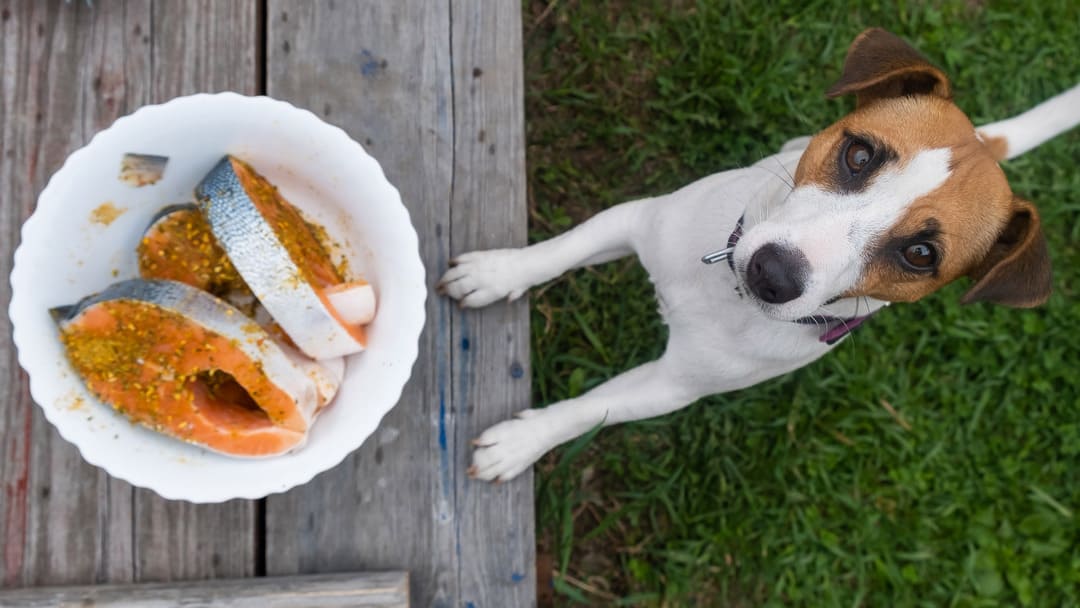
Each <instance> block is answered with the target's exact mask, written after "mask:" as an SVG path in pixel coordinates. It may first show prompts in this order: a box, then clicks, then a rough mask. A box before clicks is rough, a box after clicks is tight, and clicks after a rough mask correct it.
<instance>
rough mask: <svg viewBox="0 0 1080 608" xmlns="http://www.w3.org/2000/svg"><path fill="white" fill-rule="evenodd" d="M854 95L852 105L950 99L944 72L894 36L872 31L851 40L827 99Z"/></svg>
mask: <svg viewBox="0 0 1080 608" xmlns="http://www.w3.org/2000/svg"><path fill="white" fill-rule="evenodd" d="M850 93H854V94H855V96H856V106H863V105H865V104H868V103H870V102H872V101H874V100H877V99H882V98H886V97H901V96H904V95H937V96H938V97H942V98H945V99H952V88H951V87H950V86H949V79H948V78H947V77H946V76H945V73H944V72H942V71H941V70H939V69H938V68H936V67H935V66H934V65H932V64H931V63H930V62H929V61H927V60H926V58H925V57H923V56H922V55H920V54H919V52H918V51H916V50H915V49H913V48H911V46H909V45H908V43H906V42H904V41H903V40H901V39H900V38H898V37H897V36H894V35H893V34H890V33H889V32H886V31H885V30H883V29H881V28H872V29H868V30H866V31H864V32H863V33H861V34H859V35H858V36H856V37H855V41H854V42H852V43H851V46H850V47H848V54H847V59H845V60H844V73H843V74H841V75H840V80H838V81H837V82H836V84H834V85H833V86H832V88H831V89H829V90H828V91H827V92H826V93H825V95H826V96H827V97H838V96H840V95H848V94H850Z"/></svg>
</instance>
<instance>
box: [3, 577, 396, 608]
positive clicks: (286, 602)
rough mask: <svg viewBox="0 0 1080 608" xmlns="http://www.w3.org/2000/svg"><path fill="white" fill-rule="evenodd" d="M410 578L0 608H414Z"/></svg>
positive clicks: (248, 585) (219, 587)
mask: <svg viewBox="0 0 1080 608" xmlns="http://www.w3.org/2000/svg"><path fill="white" fill-rule="evenodd" d="M408 578H409V577H408V574H407V573H405V572H375V573H363V574H320V575H315V576H294V577H282V578H263V579H233V580H218V581H204V582H189V583H143V584H136V585H97V586H92V587H39V588H37V589H25V590H18V591H7V592H4V591H0V606H22V607H24V608H38V607H40V608H46V607H51V606H64V605H70V606H100V607H101V608H170V607H172V606H177V605H181V604H182V605H184V606H187V607H191V608H195V607H198V606H207V607H209V606H213V607H214V608H307V607H309V606H321V607H323V608H338V607H340V608H354V607H355V608H408V606H409V593H408V592H409V582H408Z"/></svg>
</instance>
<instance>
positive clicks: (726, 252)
mask: <svg viewBox="0 0 1080 608" xmlns="http://www.w3.org/2000/svg"><path fill="white" fill-rule="evenodd" d="M745 217H746V214H743V215H741V216H739V220H738V221H737V222H735V229H734V230H732V231H731V236H729V237H728V240H727V247H725V248H724V249H719V250H717V251H713V252H712V253H707V254H705V255H704V256H702V257H701V261H702V262H703V263H705V264H715V263H717V262H720V261H723V260H727V263H728V267H729V268H731V272H735V260H733V259H732V254H733V253H734V252H735V244H736V243H738V242H739V239H740V238H742V233H743V218H745ZM874 312H877V311H874ZM873 314H874V313H873V312H872V313H869V314H865V315H859V316H854V317H848V318H843V317H834V316H832V315H813V316H809V317H802V318H799V319H795V320H794V321H792V323H798V324H799V325H824V326H825V331H824V332H823V333H822V334H821V335H820V336H818V340H819V341H821V342H824V343H825V344H828V345H830V346H831V345H833V344H836V343H837V342H839V341H840V338H843V337H844V336H846V335H848V334H849V333H851V332H852V331H855V328H856V327H858V326H860V325H862V324H863V321H866V320H867V319H869V318H870V317H871V316H872V315H873Z"/></svg>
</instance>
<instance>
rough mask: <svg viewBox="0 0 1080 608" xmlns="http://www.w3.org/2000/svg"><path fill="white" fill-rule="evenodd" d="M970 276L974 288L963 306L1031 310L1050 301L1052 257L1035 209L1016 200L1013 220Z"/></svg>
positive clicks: (1021, 200) (966, 297)
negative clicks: (985, 304)
mask: <svg viewBox="0 0 1080 608" xmlns="http://www.w3.org/2000/svg"><path fill="white" fill-rule="evenodd" d="M968 276H970V277H971V278H972V279H975V284H974V285H973V286H972V287H971V289H969V290H968V292H967V293H966V294H964V297H963V298H962V299H961V300H960V301H961V302H962V303H963V304H970V303H972V302H993V303H995V304H1004V305H1006V306H1015V307H1018V308H1030V307H1032V306H1038V305H1040V304H1042V303H1043V302H1045V301H1046V299H1047V298H1049V297H1050V283H1051V272H1050V255H1049V253H1047V249H1046V236H1045V235H1044V234H1043V231H1042V226H1041V223H1040V222H1039V212H1038V211H1036V210H1035V206H1034V205H1032V204H1031V203H1029V202H1027V201H1025V200H1023V199H1020V198H1014V199H1013V214H1012V219H1010V220H1009V223H1008V224H1006V226H1005V229H1004V230H1002V231H1001V234H999V235H998V238H997V241H996V242H995V243H994V246H993V247H991V248H990V252H989V253H987V254H986V257H985V258H983V260H982V262H980V263H978V264H976V265H975V267H974V268H973V269H972V270H971V272H969V273H968Z"/></svg>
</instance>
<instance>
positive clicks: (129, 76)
mask: <svg viewBox="0 0 1080 608" xmlns="http://www.w3.org/2000/svg"><path fill="white" fill-rule="evenodd" d="M256 21H257V19H256V12H255V6H254V4H252V3H245V4H243V5H240V4H234V3H212V2H203V3H201V4H195V3H169V2H158V3H157V4H153V5H152V3H151V2H150V0H131V1H128V2H123V3H121V2H105V3H93V4H91V3H85V2H71V3H62V2H48V3H45V2H35V1H34V0H3V1H0V28H2V30H0V31H2V41H3V42H2V43H0V65H2V67H3V71H2V77H3V87H2V89H0V91H2V93H0V138H2V139H0V150H2V154H3V158H4V162H3V163H0V199H2V200H4V201H5V204H4V205H2V206H0V253H2V255H0V275H2V276H4V277H6V276H7V275H8V274H9V272H10V260H11V253H12V251H13V249H14V247H15V245H16V243H17V241H18V236H17V235H18V228H19V226H20V225H21V223H22V221H23V220H24V219H25V218H26V217H27V216H28V215H29V213H30V211H31V210H32V209H33V205H34V201H35V199H36V196H37V193H38V192H40V190H41V188H42V187H43V186H44V184H45V181H46V179H47V178H48V176H49V175H50V174H51V173H52V172H53V171H55V170H56V169H57V168H58V167H59V166H60V164H61V163H62V162H63V160H64V159H65V157H66V156H67V154H68V153H70V152H71V151H72V150H74V149H76V148H78V147H80V146H82V145H83V144H84V143H85V142H86V141H88V140H89V138H90V137H91V136H92V135H93V134H94V133H95V132H97V131H99V130H101V129H103V128H105V127H107V126H108V125H109V124H111V123H112V121H113V120H114V119H115V118H117V117H119V116H121V115H123V114H127V113H129V112H131V111H133V110H135V109H136V108H137V107H139V106H141V105H144V104H146V103H151V102H154V101H164V100H165V99H168V98H170V97H173V96H175V95H178V94H183V93H189V92H194V91H196V90H206V89H225V88H231V89H237V90H240V91H243V92H255V86H256V69H255V63H254V62H255V57H256V55H257V52H258V45H257V43H256V32H257V30H258V27H257V25H258V24H257V23H256ZM9 299H10V292H9V287H8V284H7V281H6V280H5V281H3V282H2V283H0V307H3V309H4V310H6V308H7V303H8V301H9ZM7 324H8V319H7V316H6V315H3V316H2V317H0V333H2V334H3V336H4V338H3V340H4V341H3V342H2V343H0V383H2V384H0V387H2V388H0V391H2V392H0V409H2V410H3V411H4V412H5V415H4V416H3V417H2V418H0V486H2V488H3V491H2V493H0V547H2V549H0V586H9V587H10V586H23V585H42V584H70V583H90V582H102V581H114V582H119V581H130V580H167V579H172V578H177V577H182V578H202V577H208V576H238V575H243V574H251V573H252V572H253V570H254V564H255V553H256V547H255V544H256V539H255V528H256V516H255V507H254V505H253V503H243V502H236V503H229V504H226V505H216V506H193V505H186V504H182V503H167V502H165V501H162V500H161V499H159V498H157V497H156V496H155V495H153V494H151V493H149V492H146V491H142V490H139V491H134V492H133V490H132V488H131V487H130V486H128V485H127V484H125V483H123V482H120V481H116V480H112V479H109V478H108V476H107V475H105V474H104V473H103V472H102V471H100V470H98V469H95V468H93V467H90V466H89V465H87V464H85V463H84V462H83V461H82V460H81V458H80V457H79V456H78V453H77V451H76V450H75V449H74V448H73V447H72V446H70V445H68V444H66V443H65V442H63V441H62V440H61V439H60V438H59V437H58V436H57V434H56V433H55V431H54V430H53V429H52V427H51V426H49V425H48V423H47V422H46V421H45V420H44V417H43V416H41V415H40V413H38V412H37V409H36V408H35V407H33V405H32V403H31V401H30V398H29V395H28V392H27V383H26V378H25V375H24V374H22V372H21V371H19V369H18V367H17V365H16V362H15V355H14V350H13V348H12V346H11V343H10V338H9V336H10V327H9V326H8V325H7Z"/></svg>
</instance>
